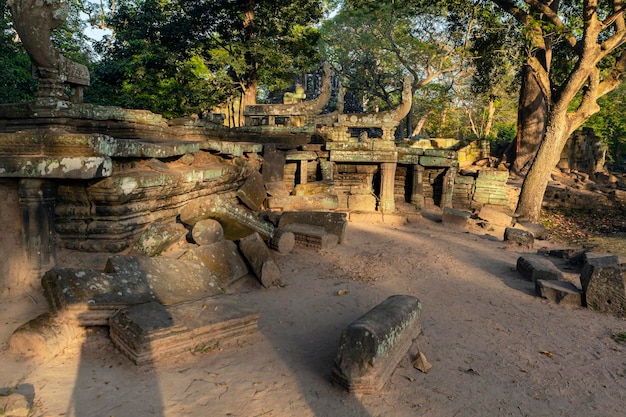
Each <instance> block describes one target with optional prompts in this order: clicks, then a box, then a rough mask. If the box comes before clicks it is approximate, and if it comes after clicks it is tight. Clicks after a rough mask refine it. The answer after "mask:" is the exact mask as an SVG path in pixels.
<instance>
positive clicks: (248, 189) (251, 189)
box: [237, 171, 266, 211]
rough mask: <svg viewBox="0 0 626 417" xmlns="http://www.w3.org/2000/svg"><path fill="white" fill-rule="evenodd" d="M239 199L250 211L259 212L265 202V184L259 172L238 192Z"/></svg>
mask: <svg viewBox="0 0 626 417" xmlns="http://www.w3.org/2000/svg"><path fill="white" fill-rule="evenodd" d="M237 197H239V199H240V200H241V202H242V203H243V204H245V205H246V206H247V207H248V208H249V209H250V210H253V211H259V210H260V209H261V206H262V205H263V202H264V201H265V197H266V192H265V182H264V181H263V175H261V173H260V172H259V171H254V172H252V174H250V176H249V177H248V178H246V180H245V181H244V183H243V185H242V186H241V187H239V189H238V190H237Z"/></svg>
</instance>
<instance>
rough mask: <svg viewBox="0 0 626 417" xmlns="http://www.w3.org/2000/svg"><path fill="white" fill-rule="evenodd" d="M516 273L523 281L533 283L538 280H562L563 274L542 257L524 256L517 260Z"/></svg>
mask: <svg viewBox="0 0 626 417" xmlns="http://www.w3.org/2000/svg"><path fill="white" fill-rule="evenodd" d="M517 271H518V272H519V273H520V274H522V276H523V277H524V279H526V280H528V281H532V282H535V281H537V280H538V279H544V280H554V279H562V278H563V273H562V272H561V271H559V269H558V268H557V267H556V266H555V265H554V264H553V263H552V262H550V260H549V259H546V257H545V256H542V255H533V254H529V255H524V256H520V257H519V258H517Z"/></svg>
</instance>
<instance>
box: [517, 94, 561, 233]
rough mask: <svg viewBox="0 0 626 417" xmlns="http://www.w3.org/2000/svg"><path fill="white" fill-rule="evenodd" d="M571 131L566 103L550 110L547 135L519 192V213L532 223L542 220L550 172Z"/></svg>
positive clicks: (518, 215)
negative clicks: (542, 206) (544, 197)
mask: <svg viewBox="0 0 626 417" xmlns="http://www.w3.org/2000/svg"><path fill="white" fill-rule="evenodd" d="M569 135H570V126H569V123H568V121H567V107H566V106H565V107H564V106H558V107H556V108H554V109H552V110H551V111H550V112H549V113H548V121H547V128H546V132H545V136H544V137H543V140H542V141H541V143H540V145H539V150H538V151H537V154H536V156H535V158H534V160H533V161H532V163H531V166H530V169H529V170H528V174H527V175H526V178H524V183H523V184H522V191H521V193H520V197H519V201H518V203H517V209H516V211H515V214H516V216H517V217H518V218H519V219H523V220H527V221H530V222H533V223H537V222H539V217H540V214H541V203H542V202H543V196H544V194H545V192H546V188H547V187H548V181H549V180H550V174H551V173H552V171H553V170H554V167H555V166H556V164H557V163H558V161H559V158H560V156H561V151H562V150H563V147H564V146H565V143H566V142H567V139H568V137H569Z"/></svg>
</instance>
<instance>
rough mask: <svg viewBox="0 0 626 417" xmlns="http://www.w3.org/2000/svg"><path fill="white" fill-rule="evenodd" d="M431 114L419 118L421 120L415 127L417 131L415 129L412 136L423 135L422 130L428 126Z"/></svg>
mask: <svg viewBox="0 0 626 417" xmlns="http://www.w3.org/2000/svg"><path fill="white" fill-rule="evenodd" d="M429 114H430V112H429V113H426V114H424V115H422V116H421V117H420V118H419V120H418V121H417V124H416V125H415V129H413V133H411V136H417V135H420V134H421V133H422V129H423V128H424V125H425V124H426V120H427V119H428V115H429Z"/></svg>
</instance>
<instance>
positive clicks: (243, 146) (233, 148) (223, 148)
mask: <svg viewBox="0 0 626 417" xmlns="http://www.w3.org/2000/svg"><path fill="white" fill-rule="evenodd" d="M200 149H205V150H209V151H217V152H219V153H220V154H222V155H230V156H242V155H244V154H246V153H261V152H263V145H262V144H260V143H254V142H228V141H221V140H207V141H204V142H201V143H200Z"/></svg>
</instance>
